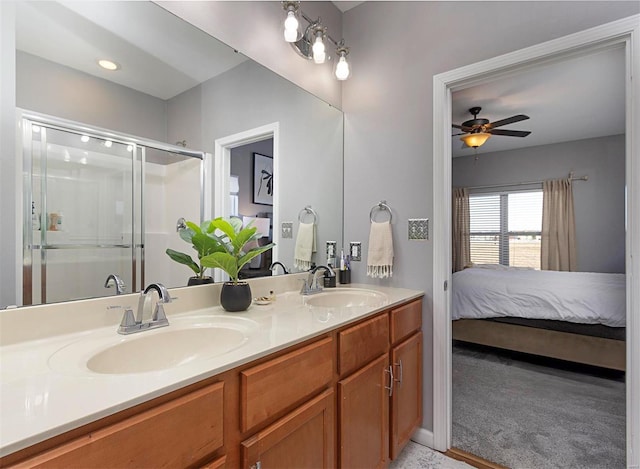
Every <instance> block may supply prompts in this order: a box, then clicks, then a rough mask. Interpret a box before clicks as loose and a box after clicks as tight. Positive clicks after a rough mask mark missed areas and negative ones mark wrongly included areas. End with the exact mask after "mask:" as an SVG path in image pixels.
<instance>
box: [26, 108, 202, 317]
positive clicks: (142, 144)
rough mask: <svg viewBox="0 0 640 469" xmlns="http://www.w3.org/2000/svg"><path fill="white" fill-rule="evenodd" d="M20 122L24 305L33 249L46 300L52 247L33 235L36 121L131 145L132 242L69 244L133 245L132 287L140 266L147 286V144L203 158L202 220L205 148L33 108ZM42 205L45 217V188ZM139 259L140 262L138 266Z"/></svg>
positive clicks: (43, 300) (30, 283)
mask: <svg viewBox="0 0 640 469" xmlns="http://www.w3.org/2000/svg"><path fill="white" fill-rule="evenodd" d="M18 123H19V128H20V127H21V132H22V150H21V153H22V168H23V178H22V179H23V188H22V193H23V197H22V200H23V207H22V210H18V213H22V217H23V220H22V261H23V263H22V288H21V289H22V304H23V305H25V306H26V305H31V304H33V267H34V266H33V264H34V262H33V256H34V251H36V250H39V251H40V269H41V274H40V284H41V285H40V296H41V298H40V299H41V301H40V303H42V304H44V303H46V302H47V301H46V268H47V260H46V258H47V256H46V255H45V251H46V250H47V249H49V247H47V246H44V245H43V243H42V239H43V238H44V236H45V235H44V234H42V235H41V239H40V240H39V241H38V243H37V245H36V244H34V239H33V231H34V230H33V227H32V217H31V210H32V203H33V202H34V197H33V189H34V187H33V157H32V153H33V143H34V141H33V125H37V126H40V127H44V128H47V129H53V130H57V131H62V132H67V133H72V134H77V135H80V136H81V135H87V136H88V137H90V138H97V139H102V140H111V141H112V142H113V143H119V144H123V145H131V146H132V151H131V155H132V158H131V164H132V171H131V178H132V181H131V183H132V188H131V192H132V194H131V195H132V210H131V245H130V246H129V245H127V244H122V245H118V246H116V245H109V246H103V245H99V244H96V245H89V244H87V245H82V246H74V245H68V246H66V248H68V249H75V248H80V247H81V248H103V247H120V248H130V249H131V263H132V265H131V269H132V288H134V289H135V285H137V272H138V268H139V267H140V277H141V278H140V285H142V286H144V282H145V279H144V262H145V254H144V253H145V225H144V213H145V172H144V168H145V163H146V152H145V150H146V149H147V148H151V149H154V150H161V151H166V152H169V153H174V154H177V155H180V156H185V157H190V158H197V159H199V160H200V201H199V202H200V220H201V221H202V220H203V219H204V213H205V155H206V153H205V152H203V151H196V150H190V149H188V148H185V147H182V146H177V145H171V144H167V143H164V142H159V141H156V140H150V139H145V138H142V137H138V136H134V135H130V134H126V133H123V132H117V131H112V130H108V129H103V128H100V127H96V126H92V125H87V124H82V123H78V122H74V121H71V120H67V119H63V118H59V117H55V116H50V115H46V114H42V113H37V112H33V111H25V110H19V115H18ZM40 145H41V148H42V147H44V148H46V145H47V142H46V137H45V138H44V141H43V140H42V139H41V142H40ZM138 149H139V150H140V165H139V166H140V168H141V170H140V173H141V174H138V172H137V171H136V159H137V154H138ZM40 158H41V160H42V161H44V165H45V168H44V169H45V173H46V158H42V155H40ZM44 184H45V182H44V179H43V182H42V185H43V186H44ZM137 186H139V189H140V191H139V193H140V220H139V222H137V221H136V209H135V205H136V201H135V200H133V199H134V197H135V194H136V190H137ZM41 197H42V202H43V203H42V207H41V214H42V216H43V217H44V216H45V214H46V213H47V205H46V191H44V190H43V191H42V194H41ZM43 221H44V225H45V226H46V220H41V222H40V223H41V225H42V224H43ZM137 224H139V225H140V227H139V228H140V230H139V232H136V229H137ZM43 231H46V228H44V229H43V227H42V226H41V232H43ZM137 236H139V242H136V241H137V240H136V237H137ZM58 248H59V247H52V249H58ZM137 249H140V255H139V256H137V255H136V250H137ZM138 263H139V264H140V265H139V266H138Z"/></svg>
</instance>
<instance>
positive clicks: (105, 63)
mask: <svg viewBox="0 0 640 469" xmlns="http://www.w3.org/2000/svg"><path fill="white" fill-rule="evenodd" d="M98 65H100V66H101V67H102V68H104V69H105V70H111V71H113V70H118V69H119V68H120V65H118V64H117V63H115V62H112V61H111V60H107V59H100V60H98Z"/></svg>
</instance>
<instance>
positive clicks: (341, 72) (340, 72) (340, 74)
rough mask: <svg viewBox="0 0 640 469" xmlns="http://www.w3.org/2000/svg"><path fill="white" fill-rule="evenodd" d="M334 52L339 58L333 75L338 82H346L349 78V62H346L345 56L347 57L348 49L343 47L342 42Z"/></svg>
mask: <svg viewBox="0 0 640 469" xmlns="http://www.w3.org/2000/svg"><path fill="white" fill-rule="evenodd" d="M336 52H337V53H338V55H339V56H340V58H339V59H338V62H337V63H336V69H335V74H336V78H337V79H338V80H341V81H342V80H346V79H347V78H349V74H350V73H351V71H350V70H349V62H347V55H349V48H348V47H345V46H344V40H342V41H340V44H338V48H337V49H336Z"/></svg>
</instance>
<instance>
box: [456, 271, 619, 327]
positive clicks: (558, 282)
mask: <svg viewBox="0 0 640 469" xmlns="http://www.w3.org/2000/svg"><path fill="white" fill-rule="evenodd" d="M451 306H452V308H451V309H452V315H451V316H452V319H462V318H468V319H482V318H496V317H518V318H529V319H534V318H535V319H554V320H561V321H569V322H575V323H582V324H604V325H606V326H611V327H624V325H625V322H626V321H625V311H626V298H625V275H624V274H603V273H591V272H556V271H548V270H546V271H540V270H529V269H517V268H509V267H498V268H495V267H494V268H481V267H472V268H469V269H465V270H462V271H460V272H456V273H454V274H453V285H452V289H451Z"/></svg>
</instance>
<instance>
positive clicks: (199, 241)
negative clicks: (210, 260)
mask: <svg viewBox="0 0 640 469" xmlns="http://www.w3.org/2000/svg"><path fill="white" fill-rule="evenodd" d="M186 225H187V226H186V228H181V229H180V230H178V234H179V235H180V238H181V239H183V240H184V241H186V242H187V243H189V244H191V245H192V246H193V249H195V250H196V252H197V253H198V262H196V261H195V260H194V259H193V258H192V257H191V256H190V255H189V254H185V253H184V252H179V251H174V250H173V249H167V250H166V251H165V252H166V253H167V255H168V256H169V257H170V258H171V259H173V260H174V261H176V262H178V263H179V264H184V265H186V266H187V267H189V268H190V269H191V270H193V271H194V272H195V274H196V275H195V276H193V277H190V278H189V282H188V283H187V285H203V284H206V283H213V278H211V277H210V276H206V275H205V272H206V270H207V267H206V266H204V265H202V263H201V260H202V258H203V257H205V256H208V255H209V254H211V253H213V252H216V251H220V250H223V248H222V247H221V245H220V242H219V240H218V239H217V238H216V237H214V236H211V231H213V229H212V228H211V221H205V222H203V223H202V225H201V226H198V225H196V224H195V223H193V222H190V221H188V222H186Z"/></svg>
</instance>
